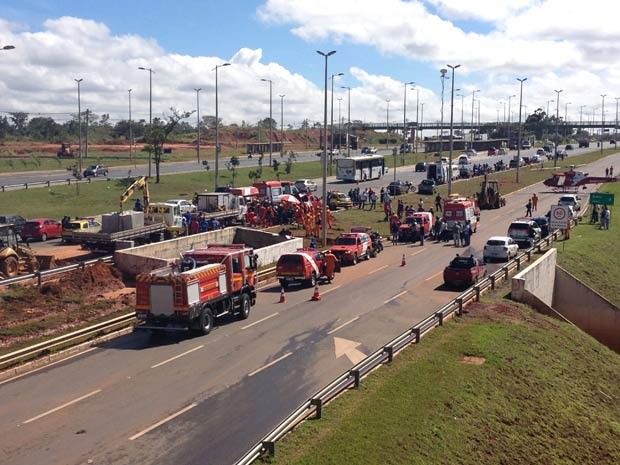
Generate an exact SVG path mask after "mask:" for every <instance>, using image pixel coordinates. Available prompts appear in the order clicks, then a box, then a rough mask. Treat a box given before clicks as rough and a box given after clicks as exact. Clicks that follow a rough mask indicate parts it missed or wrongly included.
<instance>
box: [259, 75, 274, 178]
mask: <svg viewBox="0 0 620 465" xmlns="http://www.w3.org/2000/svg"><path fill="white" fill-rule="evenodd" d="M261 81H263V82H268V83H269V166H271V158H272V156H273V141H272V132H273V124H272V123H273V113H272V108H273V105H272V103H273V100H272V92H273V81H272V80H271V79H264V78H263V79H261Z"/></svg>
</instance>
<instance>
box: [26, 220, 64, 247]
mask: <svg viewBox="0 0 620 465" xmlns="http://www.w3.org/2000/svg"><path fill="white" fill-rule="evenodd" d="M20 236H21V237H22V239H23V240H32V239H34V240H39V241H46V240H48V239H54V238H56V237H61V236H62V224H61V223H60V221H56V220H53V219H51V218H35V219H33V220H28V221H26V224H24V227H23V228H22V231H21V233H20Z"/></svg>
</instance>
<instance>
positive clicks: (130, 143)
mask: <svg viewBox="0 0 620 465" xmlns="http://www.w3.org/2000/svg"><path fill="white" fill-rule="evenodd" d="M128 93H129V161H131V158H132V152H133V128H132V127H131V126H132V125H131V89H129V91H128Z"/></svg>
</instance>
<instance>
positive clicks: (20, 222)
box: [0, 214, 26, 234]
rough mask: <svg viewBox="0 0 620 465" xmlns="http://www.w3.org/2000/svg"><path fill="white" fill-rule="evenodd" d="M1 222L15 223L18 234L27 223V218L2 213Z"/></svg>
mask: <svg viewBox="0 0 620 465" xmlns="http://www.w3.org/2000/svg"><path fill="white" fill-rule="evenodd" d="M0 224H13V225H15V231H16V232H17V234H19V233H20V232H21V230H22V229H23V227H24V225H25V224H26V218H24V217H23V216H19V215H13V214H10V215H0Z"/></svg>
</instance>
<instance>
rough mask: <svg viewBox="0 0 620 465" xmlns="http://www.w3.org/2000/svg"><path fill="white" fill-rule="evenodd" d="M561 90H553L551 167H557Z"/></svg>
mask: <svg viewBox="0 0 620 465" xmlns="http://www.w3.org/2000/svg"><path fill="white" fill-rule="evenodd" d="M562 90H563V89H560V90H554V92H555V93H556V94H557V95H556V105H555V154H554V155H553V167H554V168H555V167H556V166H558V145H559V144H560V130H559V124H560V93H561V92H562Z"/></svg>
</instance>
